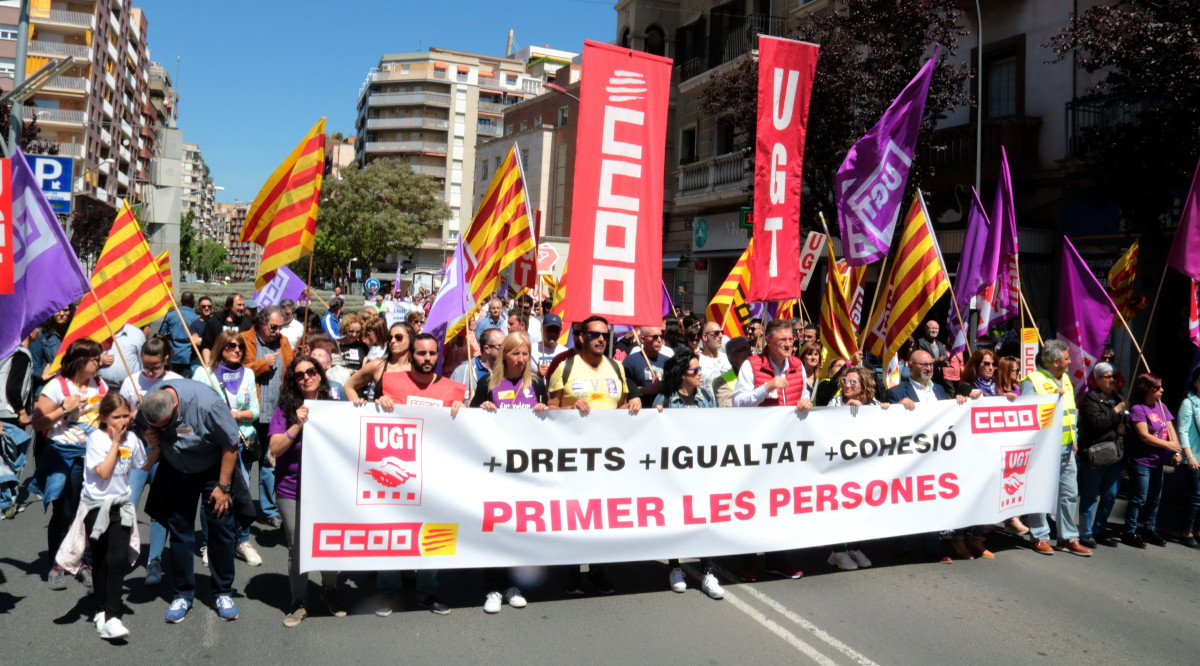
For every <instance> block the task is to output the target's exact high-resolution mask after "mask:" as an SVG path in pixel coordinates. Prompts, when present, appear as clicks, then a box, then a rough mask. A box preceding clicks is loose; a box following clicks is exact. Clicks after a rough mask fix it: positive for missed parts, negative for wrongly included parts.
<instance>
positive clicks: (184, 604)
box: [163, 599, 192, 624]
mask: <svg viewBox="0 0 1200 666" xmlns="http://www.w3.org/2000/svg"><path fill="white" fill-rule="evenodd" d="M191 608H192V604H191V602H189V601H188V600H187V599H176V600H175V601H172V602H171V607H170V608H168V609H167V615H166V616H165V617H164V618H163V619H164V620H166V621H167V622H170V623H171V624H179V623H180V622H183V618H185V617H187V614H188V611H189V610H191Z"/></svg>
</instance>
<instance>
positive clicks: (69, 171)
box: [25, 155, 75, 215]
mask: <svg viewBox="0 0 1200 666" xmlns="http://www.w3.org/2000/svg"><path fill="white" fill-rule="evenodd" d="M25 159H27V160H29V167H30V168H31V169H33V175H34V177H36V178H37V181H38V185H40V186H41V188H42V193H43V194H45V195H46V199H47V200H48V201H49V202H50V207H51V208H53V209H54V212H56V213H61V214H64V215H66V214H70V212H71V199H72V197H71V184H72V182H73V181H74V169H75V160H74V159H73V158H70V157H58V156H56V155H26V156H25Z"/></svg>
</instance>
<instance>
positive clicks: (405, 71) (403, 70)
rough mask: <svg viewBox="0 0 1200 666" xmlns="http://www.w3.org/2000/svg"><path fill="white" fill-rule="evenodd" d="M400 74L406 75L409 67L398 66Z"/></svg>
mask: <svg viewBox="0 0 1200 666" xmlns="http://www.w3.org/2000/svg"><path fill="white" fill-rule="evenodd" d="M400 73H401V74H408V73H409V65H400Z"/></svg>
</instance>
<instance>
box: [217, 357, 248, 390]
mask: <svg viewBox="0 0 1200 666" xmlns="http://www.w3.org/2000/svg"><path fill="white" fill-rule="evenodd" d="M245 372H246V369H245V368H243V367H242V366H240V365H239V366H237V367H231V366H228V365H225V361H220V362H218V363H217V379H218V380H220V382H221V383H222V384H224V385H225V390H226V391H228V392H229V393H231V394H233V395H237V392H238V389H240V388H241V387H242V374H243V373H245Z"/></svg>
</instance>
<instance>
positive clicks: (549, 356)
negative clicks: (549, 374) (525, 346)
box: [533, 344, 567, 376]
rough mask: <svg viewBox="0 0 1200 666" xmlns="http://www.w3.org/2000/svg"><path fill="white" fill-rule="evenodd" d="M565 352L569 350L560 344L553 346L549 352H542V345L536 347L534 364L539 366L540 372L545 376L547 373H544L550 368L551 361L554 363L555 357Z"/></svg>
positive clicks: (534, 348) (534, 347)
mask: <svg viewBox="0 0 1200 666" xmlns="http://www.w3.org/2000/svg"><path fill="white" fill-rule="evenodd" d="M565 351H567V348H566V347H564V346H563V345H560V344H552V345H551V349H550V350H549V351H542V346H541V345H534V346H533V363H534V364H535V365H537V367H538V372H539V373H542V375H543V376H545V373H544V372H542V371H543V370H544V369H546V368H549V367H550V361H553V360H554V357H555V356H558V355H559V354H561V353H563V352H565Z"/></svg>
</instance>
